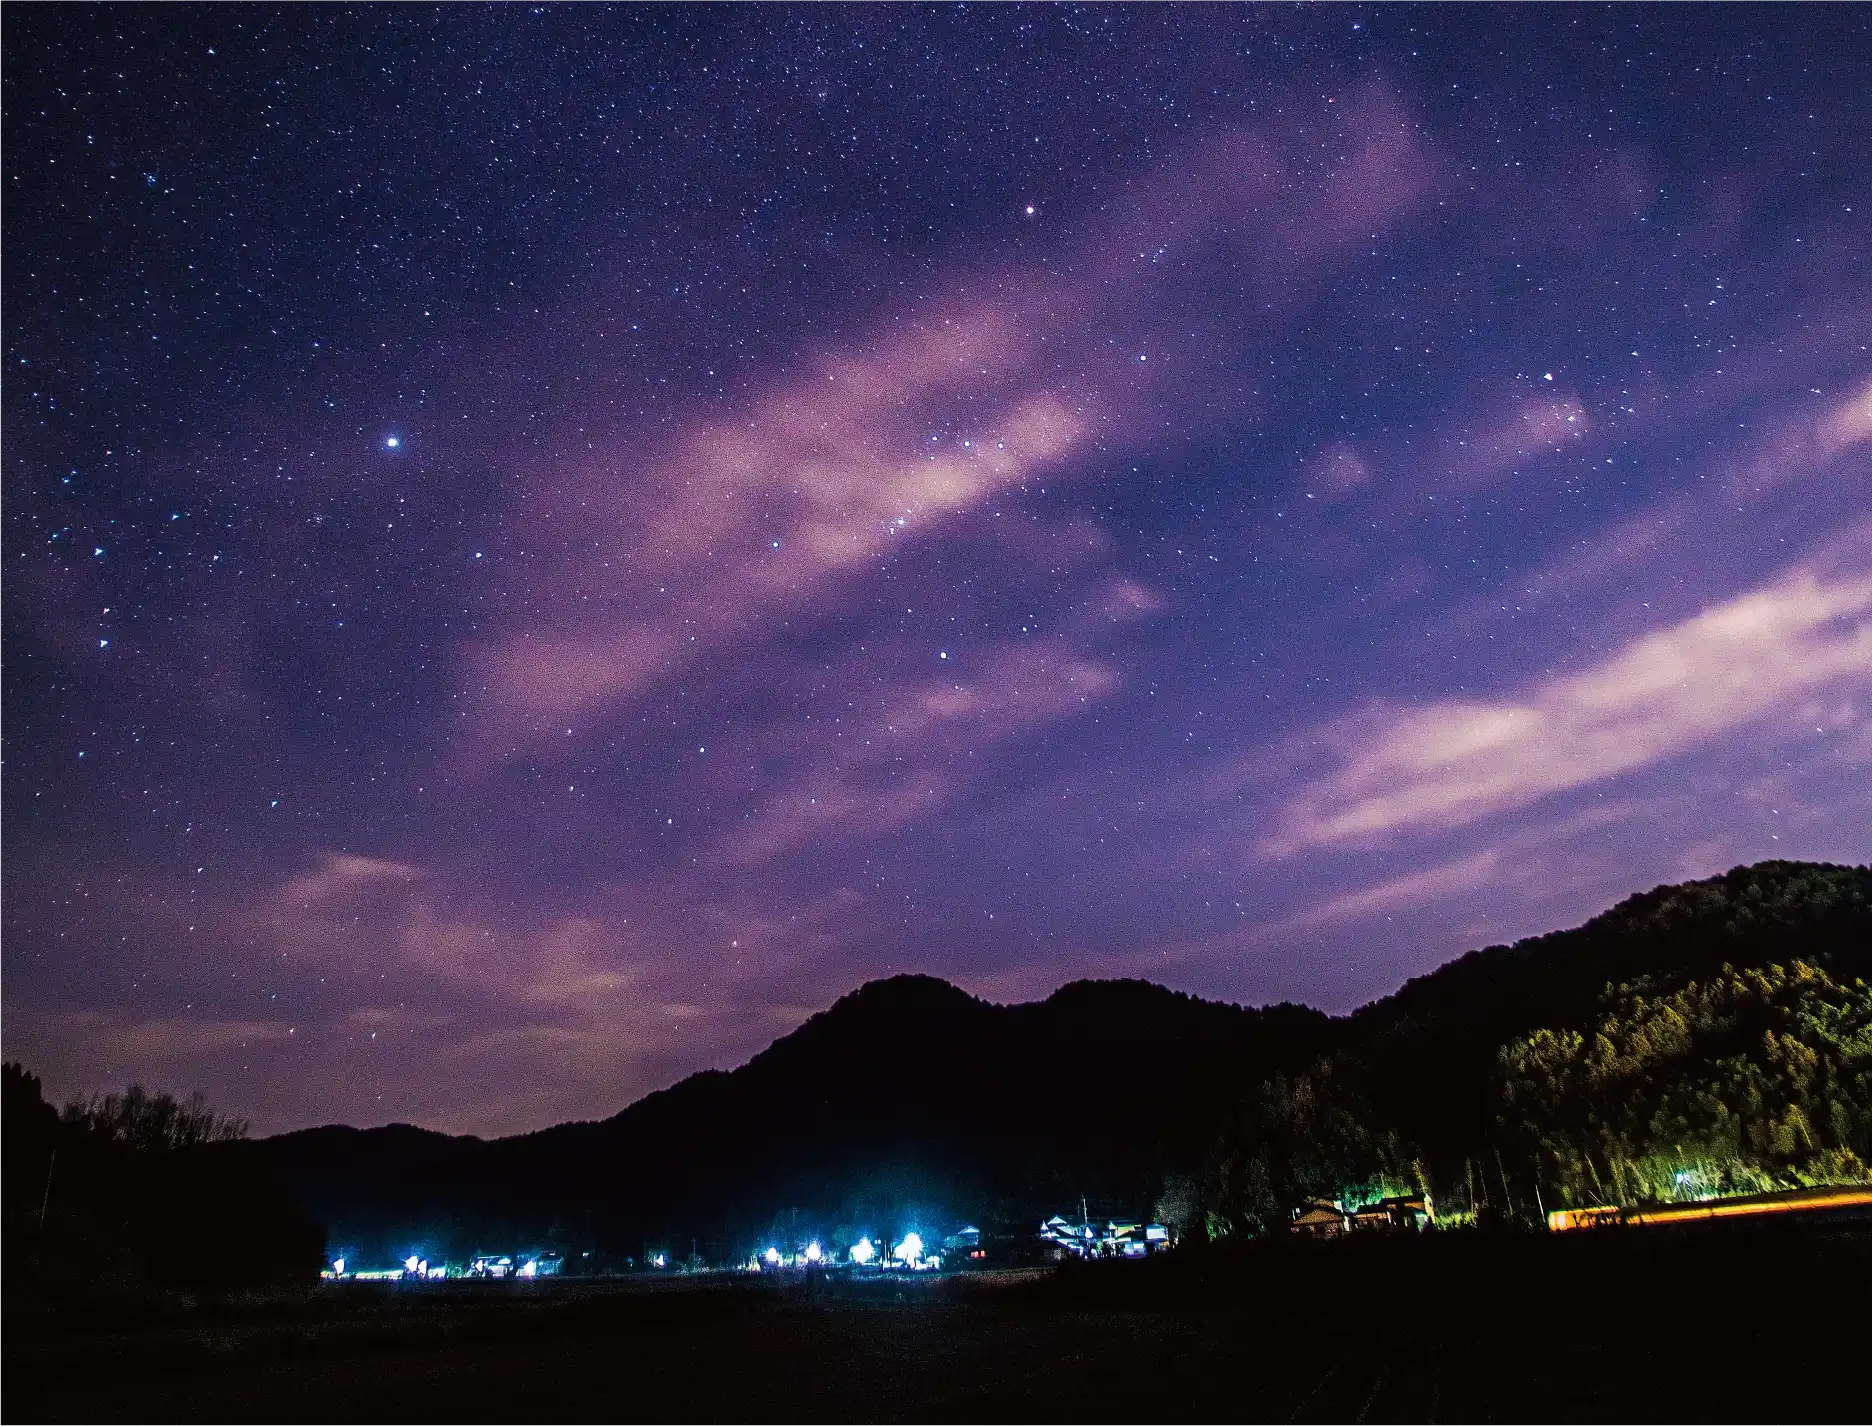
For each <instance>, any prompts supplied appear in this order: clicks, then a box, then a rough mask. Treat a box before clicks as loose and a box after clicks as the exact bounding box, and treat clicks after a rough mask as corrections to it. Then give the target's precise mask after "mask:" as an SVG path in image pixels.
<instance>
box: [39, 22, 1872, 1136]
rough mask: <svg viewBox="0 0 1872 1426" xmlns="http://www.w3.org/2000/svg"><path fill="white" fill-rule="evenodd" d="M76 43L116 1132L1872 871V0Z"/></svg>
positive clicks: (66, 427) (443, 1108)
mask: <svg viewBox="0 0 1872 1426" xmlns="http://www.w3.org/2000/svg"><path fill="white" fill-rule="evenodd" d="M4 27H5V33H4V43H5V56H6V63H5V114H4V123H5V133H6V143H5V154H4V170H5V190H4V204H5V206H4V300H5V330H4V361H5V371H6V381H5V386H4V421H5V449H4V472H5V477H4V478H5V506H4V531H5V546H4V571H5V573H4V596H5V598H4V638H5V644H4V671H5V707H4V747H5V765H4V817H5V826H4V832H5V857H4V870H5V883H4V893H5V904H4V912H5V921H4V942H3V946H4V1016H5V1022H4V1023H5V1048H6V1054H7V1057H8V1058H9V1059H22V1060H24V1061H25V1062H26V1064H27V1065H28V1067H29V1068H33V1069H35V1070H37V1071H39V1072H41V1073H42V1074H43V1075H44V1076H45V1077H46V1080H47V1088H48V1091H49V1092H50V1093H52V1094H54V1095H56V1096H58V1097H61V1098H62V1097H65V1096H68V1095H72V1094H76V1093H80V1092H88V1091H92V1090H99V1089H106V1088H112V1087H121V1086H122V1085H123V1084H125V1083H127V1082H129V1081H131V1080H141V1081H143V1082H145V1083H147V1084H150V1085H152V1086H158V1087H163V1088H169V1089H173V1090H177V1091H187V1090H191V1089H196V1088H200V1089H202V1090H204V1091H206V1092H207V1093H208V1095H209V1096H210V1098H211V1099H212V1100H213V1102H214V1103H215V1105H216V1106H217V1107H218V1108H221V1109H224V1110H227V1111H231V1112H235V1113H240V1114H245V1115H249V1116H251V1117H252V1119H253V1120H254V1122H255V1125H256V1127H257V1128H258V1129H261V1130H277V1129H283V1128H289V1127H295V1126H300V1125H306V1124H313V1123H322V1122H330V1121H348V1122H353V1123H361V1124H369V1123H383V1122H386V1121H390V1120H408V1121H413V1122H416V1123H420V1124H424V1125H428V1126H431V1127H436V1128H444V1129H450V1130H465V1131H474V1132H480V1133H490V1132H507V1131H512V1130H517V1129H523V1128H530V1127H537V1126H541V1125H544V1124H547V1123H550V1122H553V1121H556V1120H560V1119H565V1118H570V1117H593V1116H599V1115H604V1114H609V1113H612V1112H614V1111H616V1110H617V1109H619V1108H621V1107H622V1106H623V1105H624V1104H626V1103H627V1102H629V1101H630V1100H632V1099H634V1098H635V1097H637V1096H639V1095H641V1094H643V1093H645V1092H647V1091H649V1090H651V1089H654V1088H658V1087H660V1086H663V1085H666V1084H669V1083H671V1082H673V1081H674V1080H675V1079H677V1078H680V1077H681V1076H683V1075H685V1074H687V1073H690V1072H692V1071H694V1070H697V1069H701V1068H704V1067H707V1066H718V1067H729V1066H732V1065H734V1064H737V1063H740V1062H741V1061H743V1060H744V1059H745V1058H746V1057H747V1056H748V1055H749V1054H751V1053H753V1052H754V1051H756V1050H757V1049H759V1048H761V1047H762V1046H763V1045H765V1044H766V1043H767V1042H768V1041H769V1040H771V1039H772V1038H773V1037H775V1036H776V1035H778V1034H781V1033H784V1032H785V1031H787V1030H789V1029H791V1028H793V1027H794V1026H796V1025H797V1024H799V1023H800V1021H802V1020H803V1019H804V1018H805V1017H806V1016H807V1015H808V1014H810V1013H812V1012H814V1011H815V1010H818V1009H821V1008H823V1007H824V1006H825V1005H827V1004H829V1003H830V1002H831V1001H832V1000H833V999H834V998H836V997H837V996H839V995H840V994H843V993H844V992H846V991H849V990H851V989H853V988H854V987H855V986H857V985H858V984H859V983H861V982H862V981H864V980H866V979H869V978H872V977H876V976H881V975H887V974H892V973H897V972H904V971H923V972H929V973H932V974H935V975H940V976H944V977H946V978H948V979H951V980H953V981H955V982H956V983H958V984H960V985H962V986H963V987H965V988H967V989H969V990H971V991H973V992H975V993H977V994H980V995H984V996H987V997H989V998H992V999H997V1000H1010V999H1027V998H1033V997H1036V996H1041V995H1044V994H1046V993H1048V992H1050V991H1051V990H1052V989H1053V988H1055V987H1056V986H1058V985H1060V984H1062V983H1063V982H1066V981H1069V980H1073V979H1076V978H1081V977H1086V976H1143V977H1148V978H1150V979H1153V980H1157V981H1161V982H1163V983H1165V984H1168V985H1171V986H1174V987H1177V988H1179V989H1184V990H1189V991H1193V992H1196V993H1199V994H1202V995H1205V996H1211V997H1222V998H1226V999H1230V1000H1237V1001H1241V1002H1244V1003H1262V1002H1266V1001H1271V1000H1281V999H1298V1000H1305V1001H1308V1002H1310V1003H1312V1004H1315V1005H1319V1006H1321V1007H1324V1008H1327V1009H1331V1010H1344V1009H1347V1008H1350V1007H1352V1006H1354V1005H1356V1004H1358V1003H1361V1002H1362V1001H1364V1000H1367V999H1370V998H1372V997H1374V996H1377V995H1380V994H1383V993H1385V992H1387V991H1389V990H1391V989H1394V988H1395V987H1396V986H1397V985H1398V984H1399V983H1400V982H1401V981H1402V980H1403V979H1404V978H1405V977H1407V976H1410V975H1412V974H1417V973H1420V972H1422V971H1425V970H1428V969H1430V968H1431V967H1433V966H1435V965H1437V964H1439V963H1440V962H1442V961H1444V960H1446V959H1448V958H1449V957H1450V956H1452V955H1454V954H1457V953H1459V952H1461V951H1463V950H1466V949H1470V948H1473V947H1475V946H1480V945H1484V944H1488V943H1491V942H1497V941H1502V940H1507V939H1512V938H1514V937H1516V936H1520V935H1525V934H1529V933H1532V932H1536V931H1541V930H1547V929H1552V928H1554V927H1558V926H1562V925H1567V924H1572V923H1576V922H1577V921H1579V920H1582V919H1584V918H1585V917H1586V916H1587V915H1590V914H1591V913H1593V912H1594V911H1596V910H1599V909H1601V908H1603V907H1604V906H1606V905H1608V904H1610V903H1611V902H1613V901H1615V900H1617V899H1619V898H1620V897H1622V896H1624V895H1626V894H1628V893H1630V892H1632V891H1634V890H1639V889H1642V888H1645V887H1649V886H1651V885H1654V884H1656V883H1658V882H1662V881H1675V880H1680V879H1684V878H1688V877H1694V876H1703V875H1709V874H1712V873H1714V872H1718V871H1721V870H1724V869H1726V868H1728V867H1730V866H1732V865H1735V864H1737V863H1740V862H1748V861H1754V860H1758V859H1761V858H1766V857H1781V856H1785V857H1801V858H1809V857H1811V858H1820V859H1827V860H1836V861H1855V862H1863V861H1865V860H1866V859H1867V857H1868V854H1869V852H1872V832H1869V830H1868V829H1869V828H1872V777H1869V776H1868V768H1869V766H1872V226H1869V225H1868V216H1869V215H1872V140H1869V139H1868V136H1869V135H1872V82H1868V79H1867V76H1868V74H1872V13H1869V12H1868V11H1867V10H1866V9H1864V8H1862V7H1853V6H1830V7H1818V8H1811V9H1805V8H1795V7H1776V8H1773V9H1759V10H1758V9H1748V8H1735V7H1723V8H1721V9H1696V8H1685V7H1660V8H1655V9H1647V8H1637V7H1618V8H1613V9H1608V10H1591V9H1585V8H1579V7H1565V8H1561V7H1488V8H1484V9H1460V8H1451V9H1436V10H1418V9H1411V8H1403V7H1399V8H1386V9H1359V8H1349V7H1326V8H1322V9H1312V10H1284V9H1233V8H1217V7H1204V8H1197V9H1174V8H1149V9H1124V8H1110V7H1101V8H1084V9H1081V8H1076V7H1071V6H1067V7H1063V8H1053V9H1043V8H1003V7H990V8H977V7H963V6H958V7H955V8H948V9H912V8H888V7H876V8H871V7H867V8H843V7H831V6H824V7H821V6H815V7H810V8H798V9H789V8H739V7H737V8H733V9H704V8H666V7H658V8H643V9H616V10H606V9H596V8H584V7H579V8H561V7H553V6H548V7H544V8H532V7H526V6H511V7H504V8H493V9H470V8H450V9H442V10H428V9H420V8H414V7H395V8H390V7H385V8H359V9H339V8H328V7H322V6H321V7H304V8H294V9H278V10H275V9H268V8H260V7H245V6H224V7H216V8H212V9H191V8H183V7H175V6H146V7H134V8H132V7H124V8H117V9H108V8H107V9H85V8H78V7H58V6H9V7H8V8H7V10H6V14H5V19H4Z"/></svg>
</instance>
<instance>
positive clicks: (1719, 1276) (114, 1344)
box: [4, 1228, 1872, 1422]
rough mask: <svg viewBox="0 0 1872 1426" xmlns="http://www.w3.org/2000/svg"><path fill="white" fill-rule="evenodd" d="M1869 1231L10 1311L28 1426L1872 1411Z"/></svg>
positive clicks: (1511, 1240)
mask: <svg viewBox="0 0 1872 1426" xmlns="http://www.w3.org/2000/svg"><path fill="white" fill-rule="evenodd" d="M1869 1248H1872V1240H1868V1238H1867V1236H1866V1235H1865V1234H1864V1232H1863V1231H1838V1230H1834V1231H1828V1232H1824V1233H1822V1232H1814V1231H1805V1230H1793V1229H1785V1228H1784V1229H1777V1230H1775V1231H1759V1230H1758V1231H1736V1230H1734V1229H1724V1230H1713V1231H1712V1230H1697V1229H1690V1230H1670V1229H1666V1230H1656V1229H1648V1230H1626V1231H1624V1232H1622V1233H1601V1234H1595V1235H1584V1234H1572V1235H1566V1237H1565V1238H1564V1239H1556V1238H1519V1237H1502V1238H1490V1237H1487V1236H1484V1235H1477V1234H1463V1235H1454V1234H1446V1235H1435V1236H1431V1237H1426V1238H1425V1239H1422V1240H1405V1241H1396V1242H1365V1243H1361V1242H1351V1243H1340V1244H1286V1243H1283V1244H1278V1245H1273V1247H1272V1248H1271V1249H1262V1250H1259V1251H1246V1252H1241V1253H1225V1252H1220V1251H1216V1250H1210V1251H1208V1252H1206V1253H1203V1254H1200V1255H1188V1256H1181V1255H1179V1256H1172V1257H1170V1258H1166V1259H1162V1260H1159V1261H1155V1262H1151V1263H1144V1264H1123V1263H1120V1264H1113V1265H1110V1266H1109V1267H1107V1268H1103V1269H1092V1268H1087V1269H1082V1270H1079V1271H1076V1272H1068V1273H1053V1272H1045V1273H1037V1274H1027V1275H1006V1276H998V1275H982V1276H979V1277H973V1278H966V1279H955V1280H952V1281H949V1282H945V1283H931V1282H927V1281H918V1282H913V1283H889V1282H870V1283H865V1284H841V1283H839V1282H836V1281H829V1282H828V1281H819V1282H812V1283H808V1282H800V1281H793V1282H777V1281H773V1280H760V1279H747V1278H736V1277H719V1278H713V1277H698V1278H691V1279H678V1280H667V1281H664V1282H660V1283H630V1282H614V1283H584V1284H581V1283H576V1282H562V1283H538V1284H524V1285H521V1284H516V1285H512V1286H503V1285H487V1286H479V1285H468V1284H462V1285H456V1286H449V1287H440V1286H438V1287H429V1288H418V1289H407V1290H405V1289H397V1288H381V1289H378V1288H371V1287H354V1286H345V1287H328V1288H325V1289H321V1290H318V1291H314V1292H311V1293H308V1294H306V1295H303V1296H299V1297H293V1298H286V1299H272V1300H264V1301H248V1302H223V1303H219V1304H206V1303H204V1304H192V1305H191V1304H187V1303H182V1302H173V1301H172V1302H169V1303H167V1304H162V1305H155V1304H143V1305H142V1306H140V1307H137V1308H136V1309H134V1310H132V1309H130V1308H129V1307H128V1306H121V1307H120V1308H119V1309H118V1315H117V1316H116V1318H115V1320H112V1319H110V1318H108V1317H106V1316H103V1315H100V1314H101V1312H102V1309H101V1308H100V1307H99V1306H98V1305H96V1304H92V1305H90V1306H87V1307H85V1308H83V1309H78V1308H76V1307H72V1308H68V1309H66V1310H62V1311H47V1310H45V1309H44V1308H43V1307H42V1306H40V1305H37V1304H30V1303H20V1302H16V1301H14V1300H12V1299H11V1297H9V1300H8V1302H7V1304H6V1309H7V1310H6V1324H7V1342H6V1371H5V1400H4V1410H5V1416H6V1419H7V1420H8V1421H16V1422H17V1421H33V1420H47V1421H113V1420H190V1421H233V1420H243V1421H248V1420H251V1421H275V1420H277V1421H287V1420H293V1421H297V1420H376V1421H381V1420H413V1421H455V1420H459V1421H492V1420H514V1419H547V1420H552V1419H562V1418H563V1419H580V1420H632V1419H643V1420H702V1421H718V1420H719V1421H741V1420H834V1421H836V1420H963V1421H967V1420H990V1421H1004V1420H1073V1421H1105V1420H1114V1421H1115V1420H1126V1421H1136V1420H1166V1419H1168V1420H1180V1419H1191V1420H1198V1419H1200V1420H1268V1421H1479V1420H1531V1419H1532V1420H1613V1419H1617V1420H1655V1421H1685V1420H1707V1421H1723V1420H1753V1421H1788V1420H1862V1419H1864V1416H1865V1412H1866V1403H1867V1397H1866V1395H1865V1376H1864V1370H1865V1366H1864V1346H1865V1342H1866V1341H1867V1340H1868V1336H1867V1328H1868V1326H1872V1320H1869V1313H1868V1307H1867V1288H1866V1284H1867V1283H1868V1282H1872V1252H1869V1251H1868V1250H1869Z"/></svg>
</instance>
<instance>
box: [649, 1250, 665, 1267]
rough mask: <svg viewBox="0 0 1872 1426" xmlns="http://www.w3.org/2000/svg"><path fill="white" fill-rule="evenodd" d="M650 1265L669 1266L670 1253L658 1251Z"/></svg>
mask: <svg viewBox="0 0 1872 1426" xmlns="http://www.w3.org/2000/svg"><path fill="white" fill-rule="evenodd" d="M650 1266H651V1267H655V1268H666V1267H668V1266H669V1255H668V1254H667V1253H658V1254H657V1255H656V1256H655V1257H654V1258H652V1259H650Z"/></svg>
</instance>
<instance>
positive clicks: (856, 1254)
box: [851, 1238, 877, 1267]
mask: <svg viewBox="0 0 1872 1426" xmlns="http://www.w3.org/2000/svg"><path fill="white" fill-rule="evenodd" d="M876 1256H877V1249H876V1248H874V1247H872V1246H871V1240H870V1239H869V1238H860V1239H859V1240H858V1241H857V1242H856V1243H854V1244H852V1250H851V1260H852V1261H853V1262H854V1263H856V1264H858V1266H859V1267H863V1266H864V1265H865V1264H866V1263H868V1262H870V1261H871V1259H873V1258H875V1257H876Z"/></svg>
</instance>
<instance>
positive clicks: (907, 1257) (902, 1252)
mask: <svg viewBox="0 0 1872 1426" xmlns="http://www.w3.org/2000/svg"><path fill="white" fill-rule="evenodd" d="M891 1256H892V1257H893V1258H895V1259H897V1261H898V1262H900V1263H914V1262H915V1261H916V1260H917V1259H918V1258H920V1257H922V1256H923V1239H922V1238H921V1237H920V1236H918V1235H917V1234H915V1233H906V1234H904V1240H903V1241H902V1242H901V1243H899V1244H898V1245H897V1246H896V1247H895V1248H893V1249H891Z"/></svg>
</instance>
